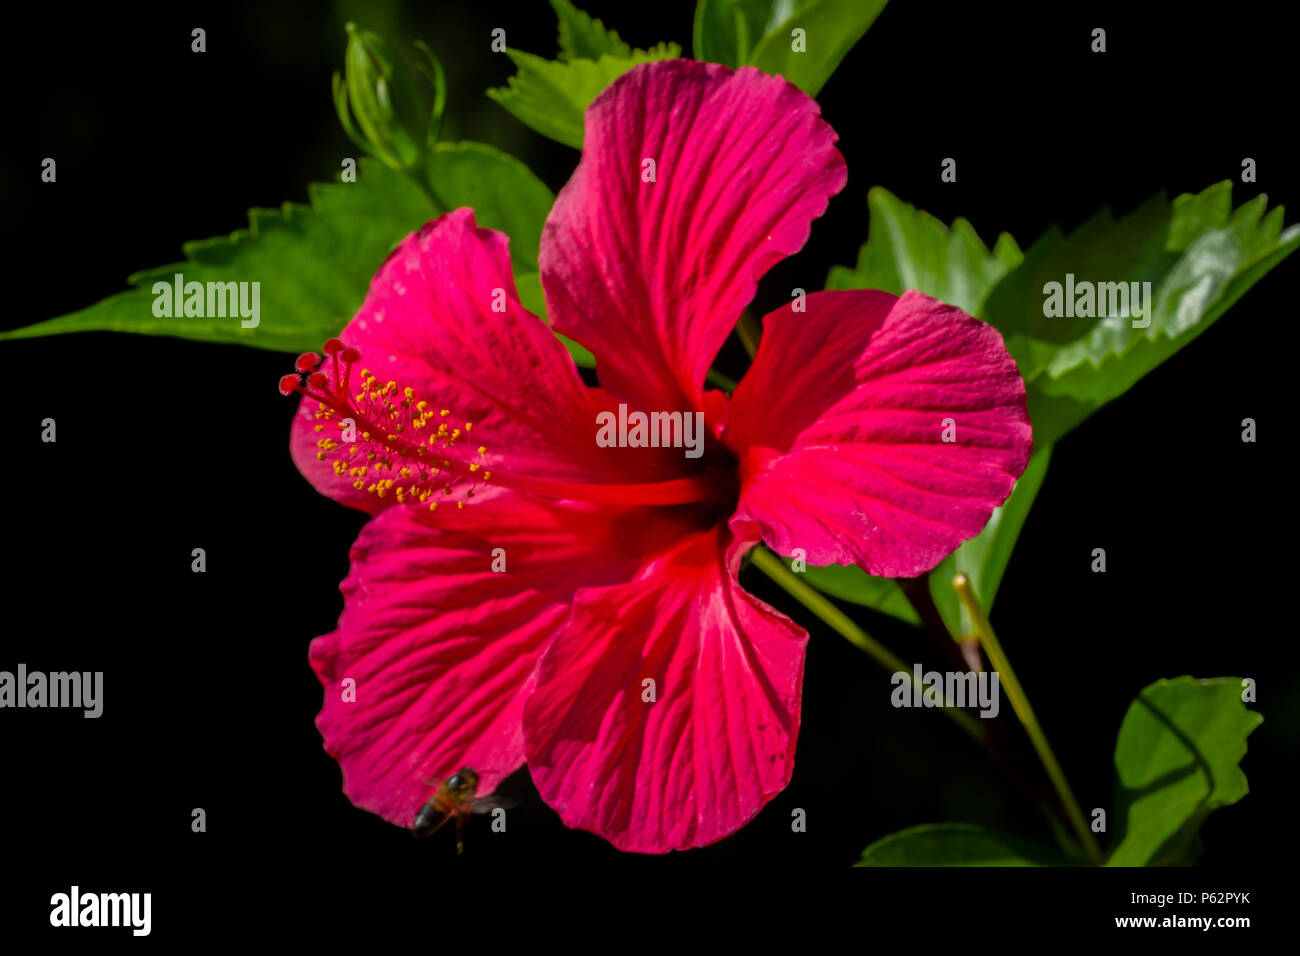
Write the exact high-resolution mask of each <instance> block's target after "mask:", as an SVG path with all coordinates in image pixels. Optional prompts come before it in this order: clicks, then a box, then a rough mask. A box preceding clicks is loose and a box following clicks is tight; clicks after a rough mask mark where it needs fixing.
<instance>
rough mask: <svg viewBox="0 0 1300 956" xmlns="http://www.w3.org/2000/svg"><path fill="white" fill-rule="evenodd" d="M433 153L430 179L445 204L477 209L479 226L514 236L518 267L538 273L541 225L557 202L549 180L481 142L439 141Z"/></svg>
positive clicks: (512, 248)
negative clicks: (447, 143) (544, 181)
mask: <svg viewBox="0 0 1300 956" xmlns="http://www.w3.org/2000/svg"><path fill="white" fill-rule="evenodd" d="M433 157H434V159H433V165H432V168H431V169H430V170H429V182H430V186H431V188H432V189H433V193H434V196H435V197H436V198H437V200H438V202H439V204H440V205H441V206H442V207H443V209H444V210H451V209H456V208H458V207H460V206H470V207H471V208H473V210H474V220H475V222H477V223H478V224H479V225H480V226H486V227H488V228H490V229H498V230H500V231H501V232H504V233H505V234H506V235H507V236H509V237H510V259H511V261H512V262H513V263H514V265H515V269H516V272H518V271H519V270H520V269H523V270H525V271H531V272H536V271H537V255H538V249H539V247H540V245H541V240H542V226H543V225H544V224H545V222H546V216H547V214H548V213H550V211H551V206H552V205H554V203H555V195H554V194H553V193H552V192H551V190H550V189H549V188H547V186H546V184H545V183H543V182H542V181H541V180H540V179H538V178H537V177H536V176H534V175H533V174H532V171H531V170H529V168H528V167H527V166H525V165H524V164H523V163H521V162H520V161H519V160H517V159H515V158H514V157H513V156H510V155H509V154H507V153H503V152H501V151H500V150H498V149H494V148H493V147H491V146H485V145H484V144H482V143H456V144H454V145H453V146H439V147H438V148H437V149H436V150H435V151H434V154H433ZM537 314H538V315H545V314H546V313H545V309H543V310H542V311H540V312H537Z"/></svg>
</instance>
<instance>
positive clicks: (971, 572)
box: [930, 445, 1052, 639]
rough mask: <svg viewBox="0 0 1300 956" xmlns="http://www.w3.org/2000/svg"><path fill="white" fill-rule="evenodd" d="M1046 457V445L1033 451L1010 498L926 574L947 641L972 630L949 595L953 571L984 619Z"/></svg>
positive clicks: (1049, 448)
mask: <svg viewBox="0 0 1300 956" xmlns="http://www.w3.org/2000/svg"><path fill="white" fill-rule="evenodd" d="M1051 457H1052V446H1051V445H1048V446H1046V447H1040V448H1038V449H1036V450H1035V451H1034V454H1033V455H1032V456H1030V458H1029V464H1027V465H1026V466H1025V471H1024V473H1023V474H1022V475H1021V476H1020V478H1019V480H1017V481H1016V486H1015V487H1014V488H1013V489H1011V495H1010V497H1008V498H1007V500H1006V501H1005V502H1003V503H1002V507H1000V508H995V509H994V510H993V515H992V517H990V518H989V523H988V524H986V525H985V526H984V530H983V531H981V532H980V533H979V534H978V535H977V536H976V537H974V538H971V539H970V540H969V541H967V542H965V543H964V544H962V546H961V547H959V548H958V549H957V550H956V551H954V552H953V553H952V554H950V555H948V557H946V558H944V559H943V561H941V562H940V563H939V566H938V567H937V568H935V569H934V570H933V571H931V572H930V596H931V597H932V598H933V599H934V604H935V607H937V608H938V609H939V614H940V616H941V617H942V618H943V622H944V623H945V624H946V625H948V631H949V633H951V634H952V636H953V637H955V638H958V639H960V638H962V637H964V636H965V635H967V634H970V633H971V632H972V631H973V630H974V625H973V624H972V623H971V619H970V616H969V615H968V614H967V613H966V609H965V608H963V607H962V606H961V602H960V601H959V600H957V592H956V591H955V590H953V586H952V579H953V576H954V575H955V574H957V572H959V571H960V572H961V573H962V574H964V575H966V577H968V578H969V579H970V582H971V588H972V590H974V592H975V597H976V598H978V599H979V602H980V606H981V607H982V608H983V609H984V612H985V613H986V614H987V613H990V612H991V611H992V610H993V600H994V598H996V597H997V593H998V587H999V586H1000V585H1001V584H1002V574H1003V572H1005V571H1006V569H1007V562H1008V561H1010V560H1011V552H1012V550H1013V549H1014V548H1015V546H1016V540H1017V539H1018V538H1019V537H1020V530H1021V528H1023V527H1024V525H1025V519H1026V518H1028V517H1029V509H1030V508H1031V507H1033V504H1034V499H1035V498H1036V497H1037V496H1038V489H1039V488H1040V487H1042V484H1043V479H1044V478H1046V477H1047V464H1048V462H1049V461H1050V460H1051Z"/></svg>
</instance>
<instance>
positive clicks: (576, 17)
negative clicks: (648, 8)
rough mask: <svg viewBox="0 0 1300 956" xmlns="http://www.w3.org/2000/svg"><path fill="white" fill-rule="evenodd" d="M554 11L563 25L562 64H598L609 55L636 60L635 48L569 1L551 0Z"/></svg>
mask: <svg viewBox="0 0 1300 956" xmlns="http://www.w3.org/2000/svg"><path fill="white" fill-rule="evenodd" d="M551 7H552V8H553V9H554V10H555V16H556V17H557V18H558V19H559V21H560V59H561V60H566V61H567V60H598V59H600V57H601V56H602V55H603V54H606V53H608V54H609V55H610V56H616V57H622V58H624V59H626V58H628V57H631V56H632V48H631V47H630V46H628V45H627V44H626V43H624V42H623V41H622V40H620V39H619V37H618V34H617V33H615V32H614V31H613V30H606V29H605V24H603V23H601V22H600V21H599V20H596V19H593V18H592V17H590V16H588V15H587V14H586V13H584V12H583V11H581V10H579V9H578V8H577V7H575V6H574V5H573V4H572V3H570V2H569V0H551Z"/></svg>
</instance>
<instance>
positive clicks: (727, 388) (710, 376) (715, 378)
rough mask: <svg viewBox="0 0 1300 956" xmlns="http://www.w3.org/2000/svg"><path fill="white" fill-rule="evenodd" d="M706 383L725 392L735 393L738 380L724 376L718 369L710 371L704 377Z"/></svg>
mask: <svg viewBox="0 0 1300 956" xmlns="http://www.w3.org/2000/svg"><path fill="white" fill-rule="evenodd" d="M704 381H706V382H708V383H709V384H710V385H716V386H717V387H718V388H720V389H722V390H723V391H724V392H734V391H735V390H736V380H735V379H734V378H729V377H728V376H726V375H723V374H722V373H721V372H719V371H718V370H717V369H716V368H711V369H709V371H708V373H707V374H706V375H705V376H704Z"/></svg>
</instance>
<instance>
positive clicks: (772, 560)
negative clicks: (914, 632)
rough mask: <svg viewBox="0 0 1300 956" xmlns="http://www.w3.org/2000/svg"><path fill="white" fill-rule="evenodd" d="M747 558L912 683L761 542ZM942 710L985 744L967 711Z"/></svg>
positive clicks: (894, 660)
mask: <svg viewBox="0 0 1300 956" xmlns="http://www.w3.org/2000/svg"><path fill="white" fill-rule="evenodd" d="M749 557H750V561H751V562H752V563H753V565H754V567H756V568H758V569H759V570H760V571H762V572H763V573H764V574H766V575H767V576H768V577H769V578H771V579H772V580H773V581H774V582H775V583H776V584H777V585H779V586H780V587H781V589H782V590H784V591H785V592H786V593H787V594H789V595H790V596H791V597H793V598H794V599H795V600H796V601H798V602H799V603H800V604H802V605H803V606H804V607H806V608H807V609H808V610H810V611H812V613H813V614H815V615H817V617H818V618H820V619H821V620H822V621H823V622H824V623H825V624H826V625H827V626H829V627H830V628H831V629H832V630H834V631H835V632H836V633H838V634H840V635H841V636H842V637H844V638H845V639H846V640H847V641H848V642H849V643H850V644H853V645H854V646H855V647H858V648H860V649H861V650H863V651H866V653H867V654H868V655H869V656H870V657H871V658H872V660H874V661H875V662H876V663H878V664H879V665H880V666H881V667H883V668H884V669H885V670H887V671H889V672H890V673H892V674H900V673H901V674H905V675H906V676H907V681H908V683H909V684H910V683H911V682H912V670H911V668H910V667H908V666H907V664H906V663H905V662H904V661H903V659H902V658H900V657H898V656H896V655H895V654H894V653H893V652H892V651H890V650H889V648H887V647H885V646H884V645H883V644H881V643H880V642H879V641H877V640H876V639H875V638H874V637H872V636H871V635H870V634H868V633H867V632H866V631H864V630H863V629H862V628H860V627H858V626H857V625H856V624H854V623H853V621H852V620H850V619H849V616H848V615H847V614H845V613H844V612H843V611H841V610H840V609H839V608H837V607H836V606H835V605H834V604H832V603H831V602H830V600H829V599H828V598H827V597H826V596H825V595H823V594H822V593H821V592H820V591H818V590H816V589H815V588H813V587H812V586H811V585H809V584H806V583H805V582H803V581H801V580H800V579H799V576H798V575H797V574H795V573H794V572H793V571H791V570H790V569H789V568H787V567H786V566H785V562H783V561H782V560H781V559H780V558H778V557H777V556H776V555H775V554H773V553H772V552H771V551H769V550H768V549H767V548H765V547H764V546H763V545H761V544H760V545H758V546H757V547H756V548H754V549H753V550H752V551H750V552H749ZM941 710H942V711H943V712H944V713H945V714H947V715H948V717H949V718H950V719H951V720H952V721H953V722H954V723H956V724H957V726H959V727H960V728H961V729H962V730H964V731H965V732H966V733H967V734H969V735H970V737H971V738H972V739H974V740H975V742H976V743H979V744H983V743H984V732H983V730H982V729H981V728H980V725H979V723H978V722H977V721H976V720H975V719H974V718H972V717H971V716H970V714H967V713H966V712H965V711H962V710H959V709H957V708H955V707H943V708H941Z"/></svg>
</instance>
